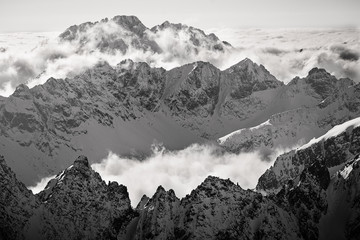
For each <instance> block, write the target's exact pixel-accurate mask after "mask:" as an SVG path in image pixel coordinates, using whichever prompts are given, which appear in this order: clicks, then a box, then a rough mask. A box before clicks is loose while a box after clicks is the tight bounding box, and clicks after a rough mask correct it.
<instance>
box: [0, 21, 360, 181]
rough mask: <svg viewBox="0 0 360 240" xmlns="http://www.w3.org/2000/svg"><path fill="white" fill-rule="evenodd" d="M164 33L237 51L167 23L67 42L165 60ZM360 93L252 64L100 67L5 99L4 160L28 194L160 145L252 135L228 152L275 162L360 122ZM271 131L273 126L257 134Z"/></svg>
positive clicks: (231, 142)
mask: <svg viewBox="0 0 360 240" xmlns="http://www.w3.org/2000/svg"><path fill="white" fill-rule="evenodd" d="M103 25H104V26H108V25H109V26H110V25H111V26H115V27H116V28H115V29H117V28H119V29H121V31H120V30H119V29H118V30H119V31H120V32H121V33H123V34H125V33H126V34H128V35H126V34H125V35H126V36H127V37H129V39H131V40H129V41H128V42H126V41H125V42H124V43H122V41H120V40H121V39H122V38H123V37H124V36H122V35H121V34H120V35H118V34H117V31H115V32H113V30H114V29H112V28H110V29H108V30H109V31H108V32H106V33H103V34H104V38H99V36H100V35H99V31H100V33H101V34H102V32H101V31H102V30H104V29H106V28H103ZM110 30H111V31H110ZM164 31H166V32H167V31H169V32H170V33H171V34H175V35H176V34H180V33H179V32H182V31H185V32H186V33H187V35H188V36H190V37H189V39H190V40H189V41H188V42H187V43H188V44H190V45H191V46H192V47H189V49H190V50H189V51H194V52H196V50H191V49H193V48H195V49H197V48H206V49H210V50H211V51H215V52H222V51H226V48H228V47H230V46H228V45H227V44H226V43H222V42H221V41H220V40H219V39H218V38H217V37H216V36H214V35H212V34H209V35H206V34H204V33H203V32H202V31H201V30H199V29H195V28H192V27H188V26H184V25H181V24H171V23H167V22H165V23H164V24H162V25H160V26H157V27H154V28H152V29H147V28H146V27H145V26H144V25H143V24H142V23H141V22H140V21H139V20H138V19H137V18H136V17H126V16H118V17H115V18H113V19H111V20H107V19H105V20H103V21H101V22H98V23H85V24H81V25H79V26H72V27H70V28H69V29H67V30H66V31H65V32H64V33H63V34H61V36H60V38H61V39H62V41H64V42H77V43H78V44H79V49H77V51H88V50H87V49H89V48H90V49H92V48H96V49H98V50H99V51H110V50H111V49H112V50H114V51H130V50H129V49H131V48H132V47H135V48H140V49H142V48H144V49H152V50H151V51H153V52H155V53H157V51H160V52H161V51H163V52H167V51H169V49H168V48H166V47H165V48H164V47H161V44H155V43H157V42H156V41H155V40H154V39H151V37H150V35H151V34H155V35H156V34H159V33H160V32H164ZM149 34H150V35H149ZM180 39H181V38H180ZM179 41H180V40H179ZM202 44H205V45H206V46H202ZM218 44H220V45H218ZM220 46H222V47H220ZM159 47H160V48H159ZM168 47H169V46H168ZM210 50H209V51H210ZM60 57H61V56H60ZM359 86H360V85H359V84H357V85H354V83H353V82H352V81H351V80H349V79H340V80H337V79H336V78H335V77H334V76H332V75H331V74H329V73H327V72H326V71H325V70H324V69H318V68H314V69H312V70H311V71H310V72H309V75H308V76H307V77H306V78H302V79H300V78H295V79H293V80H292V81H291V82H290V83H289V84H287V85H284V84H283V83H282V82H280V81H278V80H277V79H276V78H275V77H274V76H273V75H271V73H269V72H268V71H267V70H266V69H265V67H264V66H262V65H258V64H256V63H254V62H252V61H251V60H250V59H244V60H243V61H240V62H239V63H237V64H235V65H234V66H232V67H230V68H228V69H225V70H223V71H221V70H219V69H218V68H216V67H215V66H214V65H212V64H211V63H208V62H202V61H198V62H194V63H191V64H186V65H183V66H180V67H177V68H173V69H171V70H168V71H167V70H165V69H163V68H152V67H151V66H149V65H148V64H147V63H144V62H133V61H132V60H124V61H121V62H120V63H118V64H117V65H114V66H112V65H110V64H108V63H107V62H100V63H98V64H96V65H94V66H93V67H91V68H90V69H88V70H86V71H83V72H81V74H77V75H74V76H72V77H71V78H65V79H55V78H50V79H48V80H47V82H46V83H44V84H43V85H38V86H35V87H33V88H28V87H27V86H25V85H20V86H18V88H17V89H16V91H15V92H14V93H13V94H12V95H11V96H9V97H8V98H1V99H0V131H1V136H0V151H1V152H2V154H3V155H4V156H5V157H6V159H8V164H9V166H10V167H11V168H12V169H13V170H14V171H15V173H16V174H17V175H18V178H19V179H20V180H21V181H23V182H24V183H25V184H26V185H28V186H31V185H34V184H35V183H36V182H38V181H39V180H40V179H41V178H43V177H48V176H52V175H54V174H56V172H58V171H60V170H61V169H64V168H65V167H67V166H68V165H70V164H71V160H70V159H73V158H75V157H77V156H78V155H82V154H83V155H86V156H89V158H90V159H92V161H93V162H100V161H101V160H102V159H104V158H106V156H107V155H108V153H109V151H111V152H113V153H116V154H118V155H125V156H132V157H136V158H144V157H146V156H147V155H148V154H149V153H150V152H151V145H152V144H153V143H154V142H160V143H163V144H164V146H165V147H166V148H167V149H169V150H178V149H183V148H185V147H187V146H189V145H190V144H192V143H203V142H207V141H209V140H210V141H212V140H216V139H217V138H219V137H222V136H225V135H227V134H229V133H231V132H233V131H235V130H238V129H244V130H241V131H239V132H241V133H240V134H239V132H238V133H237V134H232V135H231V136H230V137H228V138H225V139H224V138H222V140H221V145H222V146H223V147H224V148H225V149H227V150H228V151H231V152H236V153H238V152H241V151H252V150H259V149H260V150H261V151H263V152H265V153H266V152H269V150H270V151H272V150H274V149H276V148H278V147H281V148H288V147H293V146H294V145H297V144H299V143H301V142H307V141H308V140H310V139H311V138H313V137H319V136H320V135H322V134H323V133H324V132H326V131H327V130H329V129H330V128H331V127H332V126H334V125H336V124H339V123H342V122H345V121H347V120H349V119H352V118H354V117H358V116H359V113H360V109H359V108H358V106H359V99H360V98H359V93H360V91H359V88H360V87H359ZM263 122H267V123H269V124H264V125H260V126H258V127H256V128H254V126H257V125H259V124H261V123H263ZM251 127H252V128H251ZM248 128H250V129H248ZM174 136H176V137H174ZM19 149H20V150H19Z"/></svg>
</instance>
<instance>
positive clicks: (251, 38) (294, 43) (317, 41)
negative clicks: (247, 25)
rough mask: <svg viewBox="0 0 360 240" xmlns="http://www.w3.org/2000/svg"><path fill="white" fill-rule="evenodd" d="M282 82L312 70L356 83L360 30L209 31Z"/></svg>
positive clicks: (358, 79)
mask: <svg viewBox="0 0 360 240" xmlns="http://www.w3.org/2000/svg"><path fill="white" fill-rule="evenodd" d="M211 31H212V32H214V33H215V34H216V35H217V36H219V38H221V39H223V40H226V41H229V42H230V43H231V44H233V46H235V47H237V48H238V49H239V54H240V55H242V56H247V57H249V58H250V59H252V60H253V61H255V62H257V63H260V64H263V65H264V66H265V67H266V68H267V69H268V70H269V71H270V72H271V73H272V74H273V75H274V76H275V77H277V78H278V79H279V80H282V81H284V82H285V83H287V82H289V81H290V80H291V79H292V78H294V77H295V76H300V77H303V76H306V75H307V73H308V72H309V71H310V70H311V69H312V68H313V67H321V68H325V69H326V70H327V71H328V72H330V73H331V74H333V75H335V76H336V77H338V78H341V77H349V78H351V79H353V80H354V81H356V82H360V61H359V55H360V51H359V49H360V29H356V28H348V29H345V28H344V29H212V30H211Z"/></svg>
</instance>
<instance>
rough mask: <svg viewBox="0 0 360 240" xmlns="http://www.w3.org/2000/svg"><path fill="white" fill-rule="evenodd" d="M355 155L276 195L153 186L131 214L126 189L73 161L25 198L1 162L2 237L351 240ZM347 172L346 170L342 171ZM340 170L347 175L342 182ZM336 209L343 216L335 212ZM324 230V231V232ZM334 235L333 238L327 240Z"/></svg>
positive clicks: (215, 186) (212, 186)
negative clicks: (333, 170)
mask: <svg viewBox="0 0 360 240" xmlns="http://www.w3.org/2000/svg"><path fill="white" fill-rule="evenodd" d="M359 162H360V161H359V156H356V157H355V158H353V160H351V161H349V163H348V164H347V165H346V167H345V169H343V170H341V171H339V172H338V174H335V175H333V177H332V178H330V173H329V170H328V168H327V167H326V166H325V162H324V161H318V160H314V161H313V162H312V163H311V164H309V165H308V166H306V167H305V168H304V170H303V171H302V172H301V174H300V175H299V180H300V181H299V182H298V183H295V182H294V181H291V180H290V181H288V182H287V183H286V184H284V185H283V187H282V188H281V190H280V191H279V193H277V194H273V195H269V196H263V195H261V194H260V193H257V192H254V191H251V190H244V189H242V188H241V187H240V186H239V185H237V184H234V183H233V182H231V181H230V180H223V179H220V178H217V177H211V176H209V177H207V178H206V179H205V180H204V182H203V183H201V184H200V185H199V186H198V187H197V188H196V189H194V190H193V191H192V192H191V193H190V194H189V195H187V196H186V197H184V198H182V199H179V198H177V197H176V195H175V192H174V191H173V190H169V191H166V190H165V189H164V188H163V187H161V186H159V187H158V189H157V190H156V192H155V194H154V195H153V196H152V197H151V198H148V197H146V196H144V197H143V199H142V200H141V201H140V203H139V204H138V207H137V208H136V209H132V208H131V207H130V201H129V198H128V194H127V190H126V187H124V186H122V185H118V184H117V183H109V184H105V183H104V182H103V181H102V180H101V178H100V176H99V175H98V174H97V173H96V172H94V171H93V170H92V169H91V168H90V167H89V162H88V160H87V158H86V157H84V156H80V157H79V158H77V159H76V160H75V162H74V163H73V165H72V166H70V167H68V168H67V169H65V170H63V171H61V172H60V173H59V174H58V175H57V176H56V177H55V178H54V179H53V180H51V181H49V183H48V185H47V187H46V189H45V190H44V191H42V192H40V193H39V194H37V195H32V194H31V192H30V191H29V190H27V189H26V188H25V187H24V185H23V184H22V183H20V182H19V181H17V180H16V178H15V175H14V174H13V173H12V171H11V170H10V169H9V168H8V167H7V166H6V164H5V162H4V160H2V161H1V162H0V167H1V169H2V177H3V178H4V179H6V180H7V181H1V183H0V187H1V188H2V189H4V188H6V187H9V186H11V188H9V189H8V190H7V191H5V192H3V193H2V194H1V195H0V197H1V199H0V200H1V202H2V203H7V204H6V205H1V208H0V211H1V215H0V216H1V218H0V223H1V225H0V234H1V235H0V236H1V237H2V238H3V239H9V240H12V239H50V238H51V239H79V238H81V239H104V240H105V239H126V240H127V239H284V240H285V239H299V240H300V239H319V238H320V239H357V237H358V236H359V235H358V231H359V226H358V222H359V218H360V205H359V201H358V199H359V197H360V195H359V193H360V191H359V189H360V184H359V183H360V181H359V176H360V166H359ZM350 166H351V169H352V170H351V171H348V170H347V169H349V167H350ZM344 171H346V172H347V177H346V178H344V177H343V173H344ZM339 211H344V212H343V213H340V212H339ZM329 227H330V229H329ZM331 234H333V235H331Z"/></svg>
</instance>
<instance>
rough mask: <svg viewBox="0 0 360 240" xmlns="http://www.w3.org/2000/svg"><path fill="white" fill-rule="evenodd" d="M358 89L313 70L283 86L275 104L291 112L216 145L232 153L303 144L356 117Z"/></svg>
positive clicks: (358, 98)
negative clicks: (283, 106)
mask: <svg viewBox="0 0 360 240" xmlns="http://www.w3.org/2000/svg"><path fill="white" fill-rule="evenodd" d="M359 89H360V85H359V84H357V85H353V83H352V82H351V81H350V80H348V79H341V80H336V79H334V78H333V77H332V76H331V75H330V74H328V73H326V72H325V71H324V70H323V69H313V70H311V71H310V72H309V75H308V76H307V77H306V78H304V79H294V80H293V81H292V82H290V83H289V84H288V85H286V86H284V87H283V89H282V90H281V91H282V92H281V93H280V95H278V98H279V102H278V104H276V105H277V106H281V105H284V104H291V105H293V107H292V109H291V108H290V107H289V109H290V110H288V111H282V112H279V113H276V114H274V115H272V116H271V117H270V118H269V119H268V120H267V121H265V122H264V123H262V124H260V125H258V126H255V127H251V128H244V129H240V130H237V131H235V132H232V133H230V134H228V135H226V136H223V137H221V138H219V139H218V142H219V144H220V145H221V146H223V147H224V148H226V149H227V150H229V151H231V152H240V151H253V150H254V149H258V148H264V149H268V150H271V149H274V148H277V147H283V148H289V147H293V146H298V145H301V144H304V143H306V142H308V141H309V140H311V139H312V138H314V137H319V136H321V135H322V134H324V133H326V131H328V130H329V129H331V127H333V126H335V125H337V124H340V123H343V122H345V121H347V120H349V119H352V118H354V117H357V116H359V108H358V106H359V104H360V91H359ZM274 105H275V104H274ZM284 110H285V109H284ZM310 144H311V143H310Z"/></svg>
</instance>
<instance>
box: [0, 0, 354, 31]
mask: <svg viewBox="0 0 360 240" xmlns="http://www.w3.org/2000/svg"><path fill="white" fill-rule="evenodd" d="M359 12H360V1H359V0H341V1H340V0H253V1H250V0H247V1H244V0H221V1H220V0H191V1H190V0H177V1H172V0H153V1H150V0H143V1H140V0H126V1H123V0H103V1H100V0H31V1H30V0H0V20H1V21H0V32H18V31H62V30H64V29H66V28H67V27H68V26H70V25H73V24H79V23H82V22H86V21H98V20H100V19H102V18H105V17H109V18H111V17H113V16H115V15H136V16H137V17H139V19H140V20H141V21H142V22H143V23H144V24H145V25H146V26H147V27H152V26H154V25H157V24H160V23H162V22H164V21H165V20H169V21H170V22H174V23H177V22H181V23H185V24H188V25H193V26H195V27H199V28H202V29H210V28H224V27H227V28H238V27H241V28H244V27H264V28H278V27H343V26H346V27H349V26H357V27H359V26H360V17H359Z"/></svg>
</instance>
